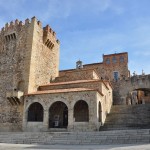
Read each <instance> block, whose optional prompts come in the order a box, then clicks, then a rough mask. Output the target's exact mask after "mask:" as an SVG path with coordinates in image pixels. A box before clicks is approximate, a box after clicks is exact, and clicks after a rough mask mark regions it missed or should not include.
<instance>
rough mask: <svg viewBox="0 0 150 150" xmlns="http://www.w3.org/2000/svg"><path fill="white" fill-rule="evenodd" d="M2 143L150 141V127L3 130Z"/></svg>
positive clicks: (141, 142)
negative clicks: (79, 130) (70, 130)
mask: <svg viewBox="0 0 150 150" xmlns="http://www.w3.org/2000/svg"><path fill="white" fill-rule="evenodd" d="M0 143H15V144H47V145H48V144H52V145H54V144H59V145H100V144H101V145H108V144H109V145H110V144H111V145H113V144H145V143H150V129H141V130H117V131H100V132H33V133H31V132H18V133H16V132H1V133H0Z"/></svg>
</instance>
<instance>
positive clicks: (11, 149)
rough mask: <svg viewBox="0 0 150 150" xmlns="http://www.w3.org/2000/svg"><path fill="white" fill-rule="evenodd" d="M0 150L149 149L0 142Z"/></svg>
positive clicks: (145, 149)
mask: <svg viewBox="0 0 150 150" xmlns="http://www.w3.org/2000/svg"><path fill="white" fill-rule="evenodd" d="M0 150H150V144H142V145H134V144H132V145H27V144H5V143H0Z"/></svg>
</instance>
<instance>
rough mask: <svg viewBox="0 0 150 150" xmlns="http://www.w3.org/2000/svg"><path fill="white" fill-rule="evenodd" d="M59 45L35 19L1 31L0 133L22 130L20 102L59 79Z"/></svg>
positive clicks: (7, 26)
mask: <svg viewBox="0 0 150 150" xmlns="http://www.w3.org/2000/svg"><path fill="white" fill-rule="evenodd" d="M58 68H59V41H58V40H57V39H56V34H55V32H54V31H53V30H52V29H51V28H50V27H49V26H48V25H47V26H46V27H44V28H42V24H41V22H40V21H37V19H36V18H35V17H33V18H32V19H31V21H30V20H29V19H26V20H25V23H24V24H23V23H22V21H20V22H19V21H18V20H16V21H15V22H10V24H8V23H7V24H6V25H5V27H4V28H2V30H1V31H0V130H3V131H4V130H7V131H8V130H15V129H19V127H20V128H21V126H22V125H21V122H22V109H23V105H22V104H23V98H22V99H20V96H22V95H23V94H27V93H29V92H35V91H36V90H37V87H38V86H39V85H40V84H48V83H49V82H50V80H53V79H55V77H57V76H58Z"/></svg>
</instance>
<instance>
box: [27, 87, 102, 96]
mask: <svg viewBox="0 0 150 150" xmlns="http://www.w3.org/2000/svg"><path fill="white" fill-rule="evenodd" d="M84 91H97V92H98V93H99V94H100V95H101V96H103V94H102V93H101V92H100V91H98V90H97V89H89V88H71V89H57V90H45V91H37V92H33V93H28V94H25V96H30V95H41V94H56V93H70V92H84Z"/></svg>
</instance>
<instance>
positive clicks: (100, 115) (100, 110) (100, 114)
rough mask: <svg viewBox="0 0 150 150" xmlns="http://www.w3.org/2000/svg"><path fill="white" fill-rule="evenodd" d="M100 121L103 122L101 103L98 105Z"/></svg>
mask: <svg viewBox="0 0 150 150" xmlns="http://www.w3.org/2000/svg"><path fill="white" fill-rule="evenodd" d="M98 121H99V122H102V105H101V102H100V101H99V103H98Z"/></svg>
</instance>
